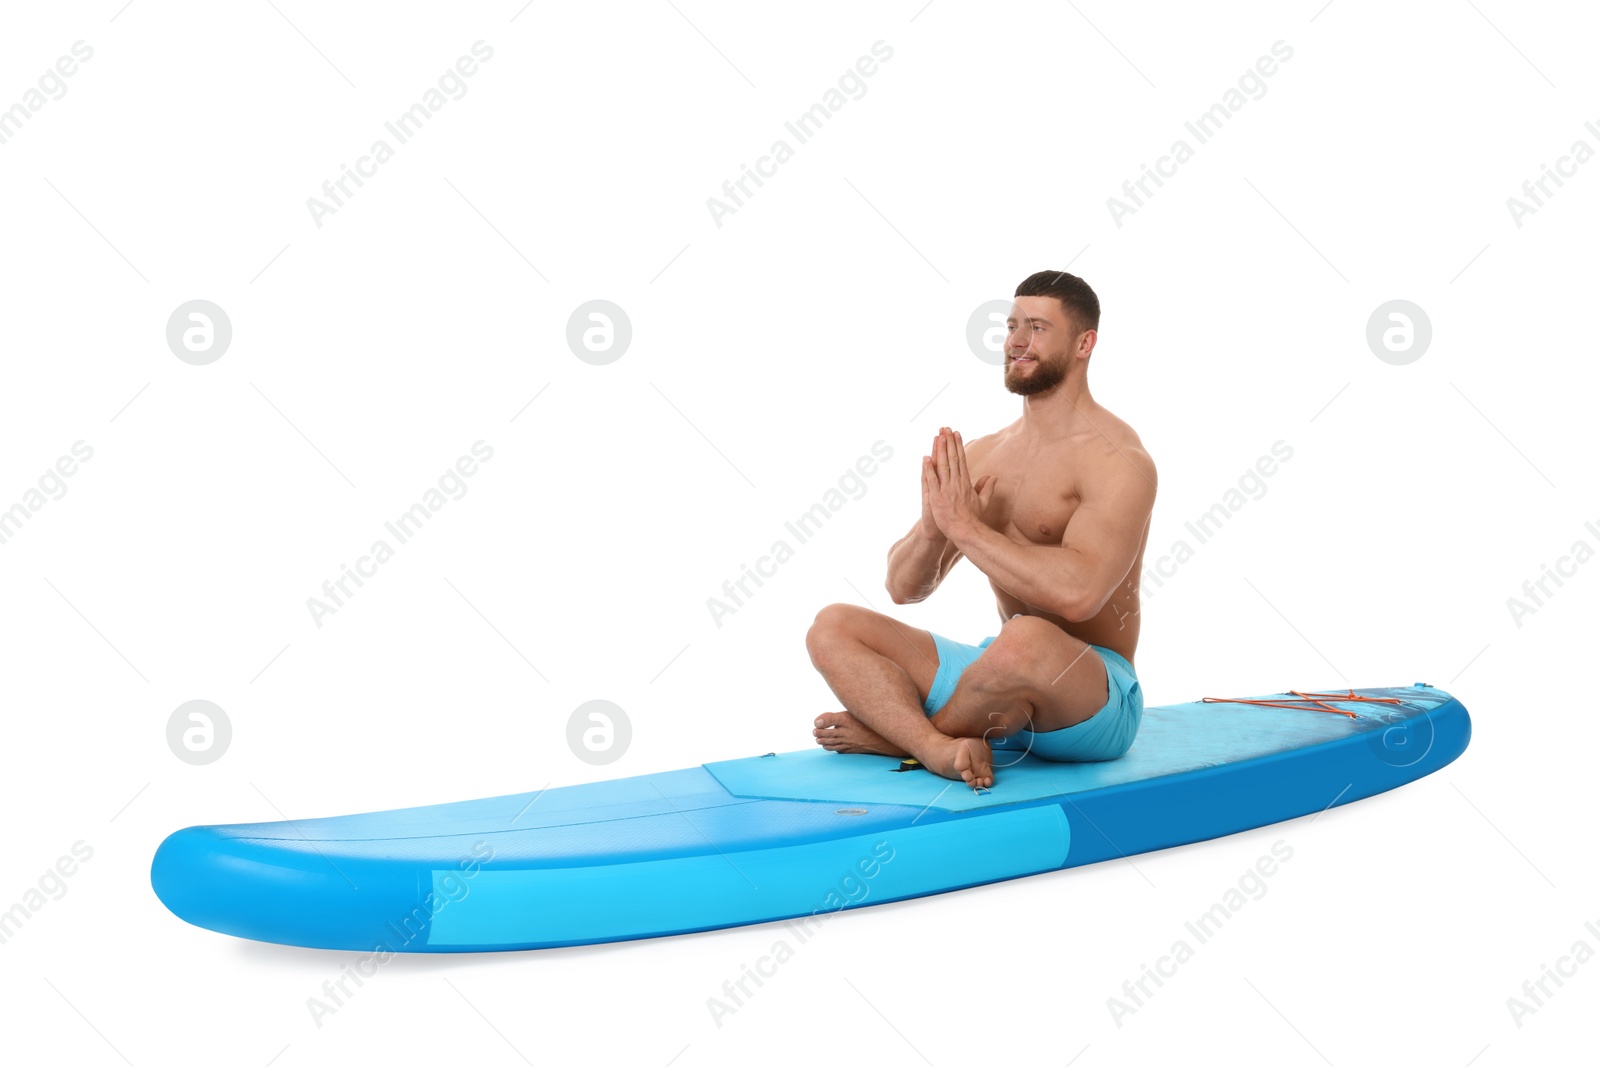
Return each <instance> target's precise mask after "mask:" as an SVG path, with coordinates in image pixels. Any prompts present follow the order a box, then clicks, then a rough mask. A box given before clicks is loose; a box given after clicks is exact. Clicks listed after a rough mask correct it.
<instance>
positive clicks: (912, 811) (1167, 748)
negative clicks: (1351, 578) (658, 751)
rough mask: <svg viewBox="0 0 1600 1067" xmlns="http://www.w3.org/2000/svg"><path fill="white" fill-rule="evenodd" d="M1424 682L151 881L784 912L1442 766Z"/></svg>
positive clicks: (470, 905) (359, 921) (389, 906)
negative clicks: (1098, 738)
mask: <svg viewBox="0 0 1600 1067" xmlns="http://www.w3.org/2000/svg"><path fill="white" fill-rule="evenodd" d="M1471 732H1472V724H1471V720H1470V719H1469V718H1468V715H1467V709H1466V708H1465V707H1463V706H1462V704H1461V702H1460V701H1458V700H1456V699H1455V698H1454V697H1452V696H1450V694H1448V693H1446V692H1444V691H1442V690H1440V689H1436V688H1434V687H1432V686H1429V685H1425V684H1421V683H1418V684H1417V685H1414V686H1408V687H1402V688H1390V689H1360V690H1340V691H1339V692H1338V693H1337V694H1302V693H1300V692H1298V691H1291V692H1288V693H1282V694H1272V695H1269V696H1265V697H1255V698H1239V699H1237V700H1223V701H1218V700H1216V699H1214V698H1207V699H1206V700H1202V701H1195V702H1192V703H1188V704H1173V705H1166V706H1154V707H1147V708H1146V709H1145V711H1144V720H1143V722H1142V724H1141V726H1140V729H1139V735H1138V739H1137V740H1136V741H1135V742H1134V744H1133V747H1132V748H1131V749H1129V751H1128V753H1127V754H1126V755H1124V756H1123V757H1122V758H1120V759H1116V760H1111V761H1108V762H1104V763H1052V762H1050V761H1047V760H1043V759H1040V758H1038V757H1036V756H1032V755H1028V754H1025V753H1023V754H1015V753H1008V752H1007V751H1006V750H1005V749H1004V748H1003V747H997V748H996V749H995V760H996V773H995V782H994V785H993V787H992V788H990V789H988V790H985V791H980V792H974V791H973V790H972V789H971V788H970V787H968V786H966V785H965V784H963V783H961V782H952V781H949V780H947V779H944V778H940V777H938V776H936V775H934V774H932V773H931V772H929V771H927V770H926V769H924V768H921V767H917V766H910V767H906V766H905V765H903V763H902V761H901V760H899V759H896V758H894V757H889V756H872V755H861V754H851V755H845V754H842V753H836V752H827V751H824V750H823V749H821V748H811V749H805V750H802V751H797V752H780V753H768V754H766V755H764V756H750V757H746V758H743V759H733V760H722V761H718V762H714V763H705V764H701V765H700V766H698V767H692V768H688V769H685V770H677V771H664V772H661V773H657V774H643V775H636V776H634V777H631V778H618V779H613V780H610V781H603V782H593V783H589V784H582V785H569V786H560V787H556V788H550V789H545V790H542V791H540V792H537V793H519V794H515V795H511V796H502V797H491V798H489V799H485V800H468V801H461V802H458V803H453V804H436V805H431V806H428V807H417V808H402V809H399V810H395V811H381V812H371V813H368V814H362V815H344V816H338V817H334V818H322V819H303V820H294V821H289V822H261V823H238V824H231V825H222V826H191V827H189V828H187V829H184V830H179V831H177V832H176V833H174V834H172V835H171V836H170V837H168V838H167V839H166V840H165V841H164V842H162V844H161V846H160V848H159V849H158V850H157V851H156V854H155V859H154V862H153V863H152V865H151V870H150V881H151V885H152V886H153V888H154V889H155V892H156V895H157V896H158V897H159V898H160V899H161V901H162V903H163V904H165V905H166V906H167V908H168V909H170V910H171V911H172V912H173V914H175V915H177V916H178V917H179V918H181V919H183V920H185V921H187V922H190V923H193V924H194V925H196V926H200V927H204V928H205V929H208V930H215V931H218V932H220V933H225V934H232V935H234V936H236V937H244V938H252V939H255V940H257V941H270V942H277V943H280V944H286V945H303V946H307V947H312V948H329V949H346V950H353V951H362V952H379V953H390V952H481V951H497V950H507V949H527V948H550V947H555V946H561V945H586V944H594V943H598V942H607V941H624V940H630V939H634V938H645V937H660V936H664V935H668V934H681V933H689V932H692V931H697V930H715V929H719V928H722V927H728V926H742V925H746V924H749V923H761V922H770V921H773V920H781V919H799V920H801V921H802V922H815V921H820V920H821V919H824V918H827V917H828V916H829V915H831V914H832V913H835V912H838V911H841V910H844V909H846V908H855V907H862V906H866V905H872V904H883V903H886V902H889V901H894V900H904V899H907V898H911V897H920V896H926V895H929V894H932V893H945V892H949V891H951V890H955V889H963V888H966V887H969V886H976V885H983V884H985V883H988V882H998V881H1003V880H1005V879H1009V878H1021V877H1023V876H1026V875H1031V874H1040V873H1042V872H1045V871H1056V870H1061V869H1063V868H1066V867H1077V866H1081V865H1083V864H1088V863H1098V862H1099V861H1101V860H1105V859H1113V858H1116V857H1118V856H1131V855H1135V854H1137V853H1141V852H1148V851H1151V850H1152V849H1160V848H1169V847H1172V846H1174V845H1182V844H1188V843H1190V842H1194V841H1203V840H1206V839H1208V838H1214V837H1220V836H1222V835H1224V834H1231V833H1237V832H1239V831H1241V830H1248V829H1252V828H1254V827H1258V826H1264V825H1267V824H1269V823H1274V822H1279V821H1281V820H1284V819H1292V818H1296V817H1298V816H1302V815H1310V814H1314V813H1317V812H1320V811H1323V810H1326V809H1327V808H1329V807H1332V806H1334V805H1339V804H1348V803H1350V802H1351V801H1353V800H1360V799H1362V798H1364V797H1369V796H1372V795H1374V794H1376V793H1381V792H1384V791H1385V790H1389V789H1393V788H1394V787H1396V786H1399V785H1403V784H1405V783H1407V782H1411V781H1415V780H1416V779H1418V778H1421V777H1423V776H1424V775H1427V774H1431V773H1432V772H1434V771H1436V770H1438V769H1439V768H1441V767H1443V766H1445V765H1446V764H1448V763H1449V762H1451V761H1452V760H1454V759H1455V758H1456V757H1457V756H1459V755H1460V754H1461V753H1462V752H1463V751H1464V750H1465V749H1466V747H1467V742H1468V740H1469V738H1470V737H1471Z"/></svg>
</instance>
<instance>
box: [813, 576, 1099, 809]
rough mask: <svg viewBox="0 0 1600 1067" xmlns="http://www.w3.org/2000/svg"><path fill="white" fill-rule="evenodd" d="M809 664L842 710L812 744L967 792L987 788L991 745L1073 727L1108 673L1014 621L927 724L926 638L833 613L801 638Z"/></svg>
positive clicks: (1073, 647)
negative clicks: (905, 762) (912, 767)
mask: <svg viewBox="0 0 1600 1067" xmlns="http://www.w3.org/2000/svg"><path fill="white" fill-rule="evenodd" d="M806 648H807V650H808V651H809V652H810V653H811V662H812V664H813V665H814V666H815V667H816V668H817V670H818V672H819V673H821V674H822V677H823V680H824V681H826V682H827V683H828V687H829V688H830V689H832V690H833V693H834V696H836V697H838V698H839V702H840V703H841V704H843V705H844V707H845V710H844V711H842V712H825V713H824V714H822V715H820V716H818V718H817V720H816V723H815V727H816V728H815V729H814V730H813V731H812V732H813V735H814V736H815V738H816V740H817V743H818V744H819V745H822V747H824V748H827V749H830V750H832V751H837V752H876V753H880V754H882V755H895V756H905V755H908V754H909V755H912V756H915V757H916V758H917V759H918V760H919V761H921V763H922V764H923V765H924V766H926V767H927V768H928V769H929V770H931V771H933V772H935V773H936V774H939V775H942V776H943V777H946V778H951V779H959V780H961V781H964V782H966V783H967V784H968V785H971V786H973V787H974V788H978V787H985V788H986V787H988V786H990V785H992V784H993V783H994V765H993V758H992V756H991V753H990V751H989V744H990V740H991V739H993V738H997V737H1009V736H1010V735H1011V734H1014V733H1016V732H1017V731H1018V730H1021V729H1029V730H1033V731H1034V732H1036V733H1037V732H1043V731H1047V730H1059V729H1063V728H1065V727H1067V726H1074V725H1076V724H1078V723H1080V722H1082V721H1084V720H1085V719H1088V718H1089V717H1090V716H1092V715H1093V714H1094V713H1095V712H1096V711H1098V710H1099V709H1100V708H1101V706H1102V705H1104V703H1105V700H1106V673H1105V665H1104V663H1103V662H1102V661H1101V659H1100V657H1099V656H1098V655H1093V654H1091V650H1090V648H1089V646H1088V645H1087V644H1085V643H1084V642H1082V641H1080V640H1078V639H1077V638H1075V637H1072V636H1070V635H1069V634H1067V633H1065V632H1064V631H1062V630H1061V629H1060V628H1059V627H1057V626H1055V625H1054V624H1052V623H1050V622H1048V621H1047V620H1044V619H1040V618H1035V617H1032V616H1026V615H1025V616H1021V617H1018V618H1015V619H1012V620H1011V621H1009V622H1007V623H1006V624H1005V625H1004V626H1002V627H1001V629H1000V633H999V635H998V636H996V638H995V640H994V641H993V642H992V643H991V644H990V645H989V647H988V648H987V649H985V650H984V652H983V654H982V655H980V656H979V657H978V659H977V660H976V661H974V662H973V663H972V665H971V666H969V667H968V668H967V669H966V670H965V671H964V672H962V674H961V677H960V679H959V681H958V682H957V683H956V688H955V692H954V693H953V695H952V696H951V697H950V700H949V701H948V702H947V703H946V704H945V706H944V707H943V708H941V709H940V710H939V711H938V712H937V713H935V714H934V715H933V716H932V717H931V718H929V717H928V716H927V714H926V713H925V712H924V711H923V707H922V704H923V701H924V700H925V699H927V695H928V691H929V690H930V689H931V688H932V687H933V679H934V675H935V674H936V673H937V671H938V652H937V650H936V648H935V645H934V641H933V635H932V634H930V633H928V631H926V630H920V629H917V628H915V627H910V626H906V625H904V624H903V623H900V622H898V621H896V620H894V619H892V618H890V617H889V616H887V615H881V614H879V613H878V612H875V611H868V610H867V609H865V608H860V607H856V606H855V605H851V604H830V605H829V606H828V607H825V608H823V609H822V610H821V611H820V612H818V613H817V618H816V621H815V622H814V623H813V624H812V626H811V630H810V632H808V633H807V635H806Z"/></svg>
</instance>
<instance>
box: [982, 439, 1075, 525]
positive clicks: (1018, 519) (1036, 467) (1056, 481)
mask: <svg viewBox="0 0 1600 1067" xmlns="http://www.w3.org/2000/svg"><path fill="white" fill-rule="evenodd" d="M1075 466H1076V465H1075V464H1074V463H1073V462H1072V459H1071V456H1070V454H1069V453H1068V451H1067V450H1065V449H1062V450H1055V451H1047V452H1031V453H1026V452H1024V451H1023V450H1021V449H1015V448H1007V447H1006V446H1004V445H1002V446H1000V447H997V448H996V449H995V450H994V451H992V452H990V453H989V455H987V456H985V457H984V458H983V460H982V462H980V463H975V464H973V466H972V468H971V471H970V473H971V474H972V476H973V481H974V482H976V481H977V480H978V479H979V478H981V477H982V476H983V475H985V474H992V475H993V476H994V478H995V488H994V496H993V498H992V499H991V500H990V501H989V506H988V508H987V509H986V510H985V511H984V516H983V518H984V522H985V523H986V524H987V525H988V526H990V527H992V528H993V529H995V530H997V531H998V532H1000V533H1003V534H1005V535H1006V536H1007V537H1009V538H1011V539H1012V540H1014V541H1031V542H1033V543H1034V544H1041V545H1044V544H1060V543H1061V537H1062V534H1063V533H1064V532H1065V531H1066V528H1067V522H1068V521H1069V520H1070V519H1071V518H1072V515H1073V512H1075V511H1077V510H1078V505H1079V504H1080V503H1081V502H1082V487H1081V486H1080V485H1079V483H1078V478H1077V476H1076V474H1075V473H1074V469H1075Z"/></svg>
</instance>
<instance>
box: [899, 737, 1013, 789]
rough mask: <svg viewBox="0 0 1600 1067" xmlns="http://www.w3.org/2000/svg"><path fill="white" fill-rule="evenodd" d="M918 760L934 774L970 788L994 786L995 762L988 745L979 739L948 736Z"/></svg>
mask: <svg viewBox="0 0 1600 1067" xmlns="http://www.w3.org/2000/svg"><path fill="white" fill-rule="evenodd" d="M917 758H918V759H919V760H921V761H922V765H923V766H924V767H926V768H928V770H930V771H932V772H933V773H934V774H937V775H939V776H940V777H942V778H953V779H955V780H956V781H958V782H965V783H967V785H970V786H971V787H972V788H973V789H988V788H989V787H990V786H992V785H994V761H993V757H992V755H991V754H990V752H989V742H987V741H985V740H984V739H983V738H981V737H947V738H944V739H943V741H942V742H939V743H938V744H937V747H935V748H931V749H929V750H928V751H927V753H926V754H924V755H920V756H918V757H917Z"/></svg>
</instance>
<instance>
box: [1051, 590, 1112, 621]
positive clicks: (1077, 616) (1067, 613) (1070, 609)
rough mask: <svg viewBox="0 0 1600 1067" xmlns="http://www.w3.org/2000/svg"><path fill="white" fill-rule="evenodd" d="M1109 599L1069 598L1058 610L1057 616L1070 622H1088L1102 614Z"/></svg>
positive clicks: (1064, 600) (1063, 601)
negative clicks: (1102, 609) (1101, 611)
mask: <svg viewBox="0 0 1600 1067" xmlns="http://www.w3.org/2000/svg"><path fill="white" fill-rule="evenodd" d="M1108 599H1110V598H1109V597H1101V598H1100V599H1098V600H1091V599H1089V598H1088V597H1082V596H1079V597H1067V598H1065V599H1063V600H1062V602H1061V603H1060V605H1059V606H1058V607H1057V608H1056V614H1057V615H1060V616H1061V617H1062V618H1063V619H1066V620H1067V621H1068V622H1088V621H1089V620H1090V619H1092V618H1094V617H1095V616H1096V615H1098V614H1100V609H1101V608H1102V607H1104V606H1105V602H1106V601H1107V600H1108Z"/></svg>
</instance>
